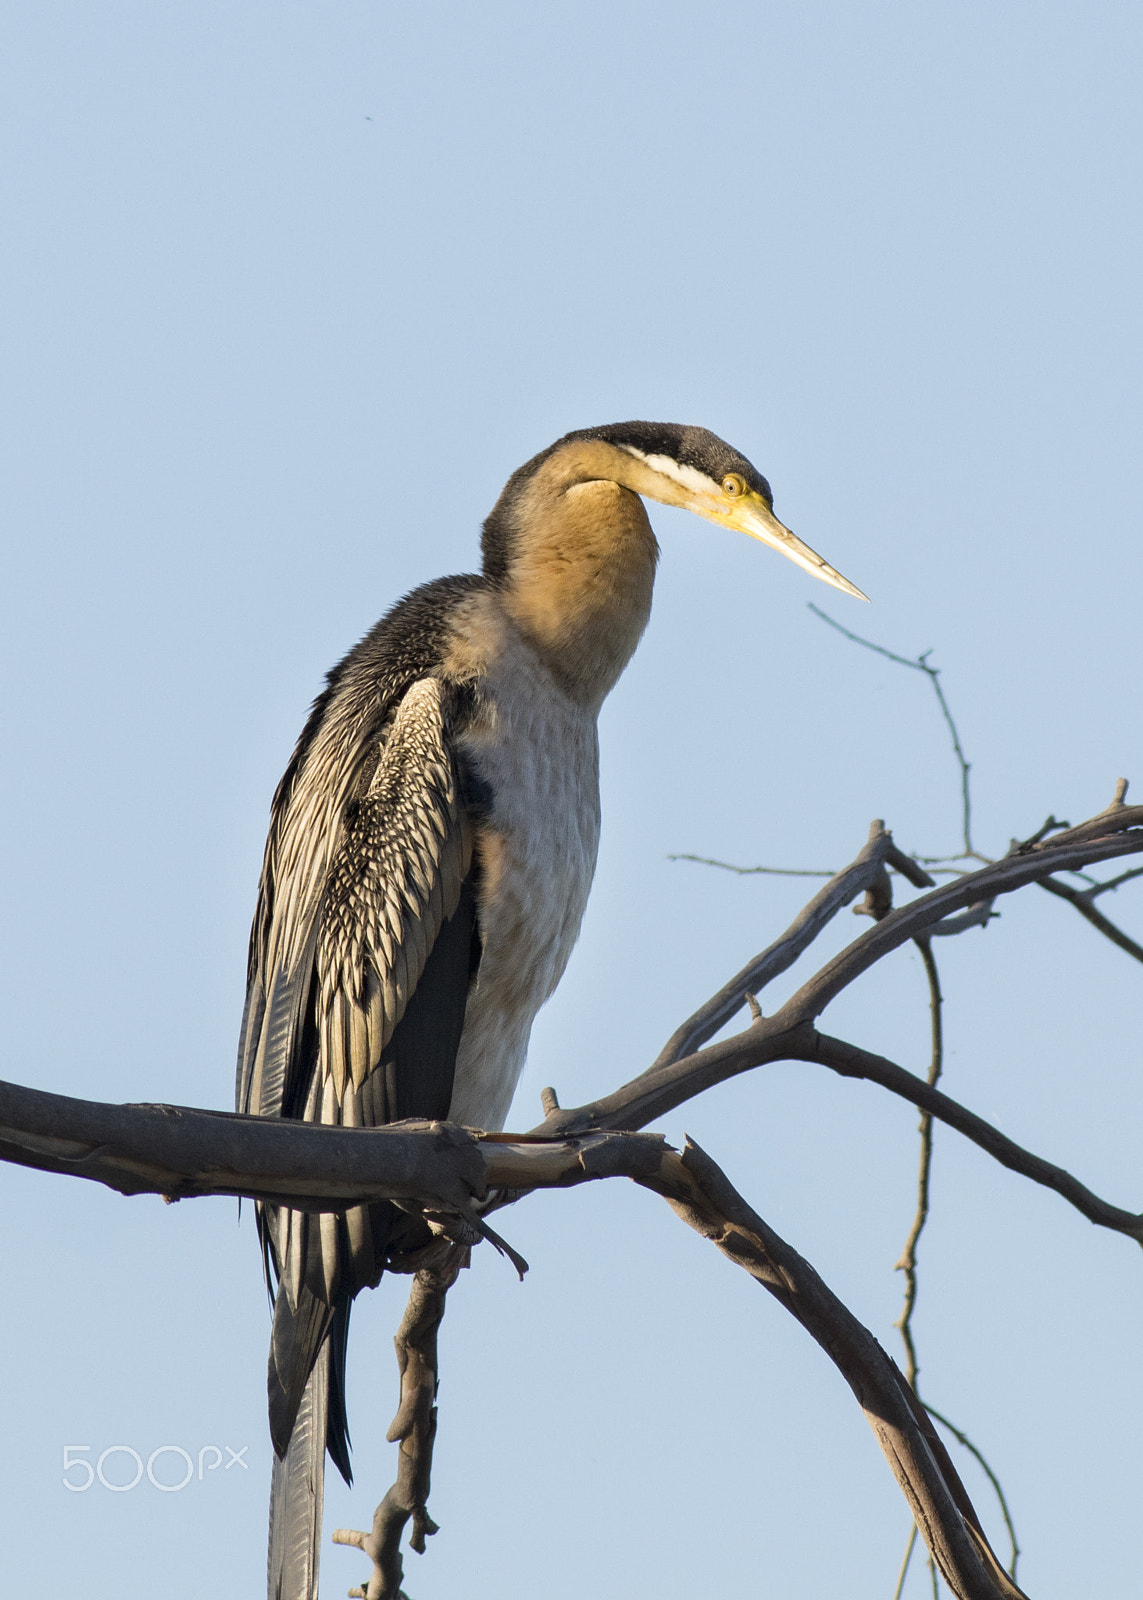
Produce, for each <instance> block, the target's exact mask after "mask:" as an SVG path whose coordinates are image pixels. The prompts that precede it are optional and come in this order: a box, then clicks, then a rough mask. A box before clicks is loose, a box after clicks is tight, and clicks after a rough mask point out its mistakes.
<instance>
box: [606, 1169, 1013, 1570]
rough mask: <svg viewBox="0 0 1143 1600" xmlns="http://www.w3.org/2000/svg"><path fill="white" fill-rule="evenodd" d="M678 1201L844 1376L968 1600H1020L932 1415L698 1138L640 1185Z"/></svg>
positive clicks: (687, 1217) (928, 1537)
mask: <svg viewBox="0 0 1143 1600" xmlns="http://www.w3.org/2000/svg"><path fill="white" fill-rule="evenodd" d="M636 1181H637V1182H638V1183H640V1184H641V1185H642V1186H643V1187H644V1188H647V1189H653V1190H654V1191H655V1193H656V1194H661V1195H662V1196H663V1197H664V1198H665V1199H666V1200H668V1201H669V1203H670V1204H671V1206H672V1208H673V1209H674V1210H675V1211H676V1212H677V1213H678V1215H679V1216H681V1217H682V1219H683V1220H684V1222H686V1223H687V1224H688V1225H689V1226H690V1227H692V1228H694V1229H695V1230H696V1231H697V1232H698V1233H701V1234H702V1235H703V1237H704V1238H707V1239H710V1240H711V1241H712V1243H714V1244H715V1245H716V1246H717V1248H718V1249H719V1250H721V1251H722V1253H723V1254H724V1255H725V1256H727V1257H728V1258H729V1259H730V1260H731V1261H733V1262H734V1263H735V1265H737V1266H740V1267H742V1268H743V1270H744V1271H746V1272H748V1273H749V1274H750V1275H751V1277H752V1278H754V1279H755V1280H756V1281H757V1282H758V1283H760V1284H761V1285H762V1287H763V1288H764V1289H766V1290H767V1291H768V1292H769V1293H770V1294H772V1295H773V1296H774V1298H775V1299H776V1300H778V1301H779V1303H780V1304H781V1305H783V1306H784V1307H785V1308H786V1310H787V1311H789V1312H790V1314H791V1315H792V1316H794V1317H796V1318H797V1320H798V1321H799V1322H800V1323H801V1324H802V1326H803V1327H804V1328H805V1329H806V1331H807V1333H809V1334H810V1335H811V1337H812V1338H814V1339H815V1340H816V1341H817V1343H818V1344H820V1345H821V1347H822V1349H823V1350H824V1351H825V1352H826V1354H827V1355H828V1356H829V1358H830V1360H831V1361H832V1362H833V1363H834V1365H835V1366H836V1367H837V1368H838V1370H839V1371H840V1372H841V1374H842V1376H843V1377H844V1378H845V1380H846V1382H847V1383H848V1384H849V1386H850V1388H851V1389H852V1390H853V1393H854V1395H855V1396H856V1397H857V1401H858V1404H859V1405H860V1406H861V1408H862V1410H863V1411H864V1413H865V1417H866V1420H867V1421H868V1422H869V1425H870V1427H871V1428H872V1429H873V1432H874V1434H875V1436H876V1438H877V1442H878V1444H879V1445H880V1446H881V1449H882V1451H883V1452H884V1455H885V1458H886V1460H887V1461H888V1462H889V1465H890V1467H891V1468H892V1470H893V1474H894V1476H895V1477H896V1479H897V1482H898V1484H899V1485H900V1487H901V1490H902V1492H903V1493H904V1495H905V1498H906V1500H907V1501H908V1503H909V1506H910V1509H911V1510H912V1512H913V1516H914V1519H915V1521H916V1523H917V1526H918V1528H920V1530H921V1535H922V1537H923V1538H924V1540H925V1543H926V1544H927V1545H928V1547H929V1550H930V1551H931V1553H932V1556H933V1559H934V1561H935V1562H936V1564H937V1566H938V1567H939V1568H940V1571H941V1575H942V1576H943V1578H944V1580H945V1582H946V1583H947V1584H948V1585H949V1588H950V1589H951V1590H952V1591H953V1593H954V1594H955V1595H956V1596H957V1597H958V1600H1019V1597H1020V1596H1021V1595H1022V1594H1023V1591H1022V1590H1021V1589H1019V1588H1018V1587H1017V1585H1016V1584H1015V1583H1014V1582H1013V1580H1012V1579H1011V1578H1010V1577H1009V1576H1008V1574H1007V1573H1006V1572H1005V1571H1004V1568H1003V1567H1002V1566H1001V1564H1000V1561H999V1558H998V1557H997V1556H996V1555H995V1553H994V1552H993V1550H992V1549H991V1547H990V1545H989V1543H988V1540H987V1538H986V1537H985V1534H984V1531H983V1529H982V1528H981V1526H980V1520H979V1518H978V1517H977V1515H976V1512H975V1511H974V1509H973V1506H972V1502H971V1500H970V1499H969V1497H968V1494H967V1491H966V1490H965V1488H964V1486H963V1484H962V1483H961V1481H960V1478H959V1477H958V1476H957V1472H956V1468H955V1467H954V1466H953V1464H952V1461H951V1459H950V1458H949V1454H948V1451H947V1450H946V1449H945V1447H944V1445H943V1443H942V1442H941V1440H940V1437H939V1436H938V1434H937V1432H936V1430H935V1429H934V1427H933V1425H932V1423H931V1422H930V1420H929V1417H928V1414H927V1413H926V1411H925V1409H924V1407H923V1406H922V1405H921V1403H920V1402H919V1401H918V1400H917V1398H916V1396H915V1395H914V1394H913V1392H912V1390H911V1389H910V1387H909V1385H908V1383H907V1382H906V1381H905V1378H904V1376H903V1374H902V1373H901V1371H900V1369H899V1368H898V1367H897V1365H896V1364H895V1362H893V1361H892V1360H891V1359H890V1357H889V1356H888V1355H886V1353H885V1351H884V1350H883V1349H882V1348H881V1346H880V1345H879V1344H878V1342H877V1340H876V1339H875V1338H874V1337H873V1335H872V1334H871V1333H870V1332H869V1330H868V1329H867V1328H865V1327H863V1326H862V1324H861V1323H860V1322H859V1321H858V1320H857V1318H856V1317H855V1316H854V1315H853V1313H852V1312H851V1311H849V1310H848V1308H847V1307H846V1306H844V1305H843V1304H842V1302H841V1301H840V1300H838V1298H837V1297H836V1295H834V1294H833V1293H832V1292H831V1291H830V1290H829V1289H828V1288H827V1287H826V1285H825V1284H824V1283H823V1282H822V1280H821V1278H819V1277H818V1275H817V1273H816V1272H815V1271H814V1269H813V1268H812V1267H811V1266H810V1264H809V1263H808V1262H807V1261H805V1260H804V1259H803V1258H802V1257H801V1256H800V1255H799V1254H798V1253H797V1251H796V1250H794V1249H792V1248H791V1246H790V1245H788V1244H787V1243H786V1242H785V1240H783V1239H781V1238H779V1236H778V1235H777V1234H776V1233H775V1232H774V1231H773V1229H772V1228H770V1227H769V1226H768V1225H767V1224H766V1223H765V1222H763V1220H762V1218H761V1217H759V1216H758V1214H757V1213H756V1212H755V1211H753V1210H752V1209H751V1208H750V1206H748V1205H747V1203H746V1201H745V1200H744V1199H743V1198H742V1196H741V1195H740V1194H739V1193H738V1192H737V1191H736V1190H735V1189H734V1188H733V1186H732V1185H731V1184H730V1182H729V1181H728V1179H727V1178H726V1176H725V1174H724V1173H723V1172H722V1171H721V1170H720V1169H719V1168H718V1167H717V1166H716V1165H715V1163H714V1162H713V1161H712V1160H711V1159H710V1157H709V1156H707V1155H706V1154H705V1153H704V1152H703V1151H702V1150H700V1149H699V1147H698V1146H697V1145H695V1144H693V1143H692V1142H691V1141H690V1140H688V1141H687V1144H686V1148H685V1149H684V1151H683V1153H682V1154H681V1155H676V1154H675V1153H674V1152H668V1153H667V1154H666V1155H665V1156H664V1159H663V1162H662V1165H661V1167H660V1169H659V1171H658V1172H657V1173H655V1174H654V1175H650V1174H648V1175H645V1176H643V1177H640V1178H638V1179H637V1180H636Z"/></svg>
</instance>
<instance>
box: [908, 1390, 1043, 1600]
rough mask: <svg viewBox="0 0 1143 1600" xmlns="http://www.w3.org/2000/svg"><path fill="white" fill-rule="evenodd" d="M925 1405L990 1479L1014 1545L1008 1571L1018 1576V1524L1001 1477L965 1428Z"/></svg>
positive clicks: (935, 1419)
mask: <svg viewBox="0 0 1143 1600" xmlns="http://www.w3.org/2000/svg"><path fill="white" fill-rule="evenodd" d="M924 1406H925V1410H926V1411H927V1412H928V1413H929V1416H930V1417H932V1418H933V1420H934V1421H936V1422H939V1423H940V1425H941V1427H942V1428H947V1429H948V1430H949V1432H950V1433H951V1434H952V1436H953V1438H954V1439H955V1440H956V1442H957V1444H959V1445H963V1447H964V1448H965V1449H966V1450H967V1451H968V1452H969V1454H970V1455H973V1456H975V1457H976V1459H977V1462H978V1463H979V1465H980V1468H981V1470H982V1471H983V1473H984V1475H985V1477H986V1478H987V1479H988V1481H989V1483H990V1484H991V1485H992V1489H993V1493H994V1494H995V1495H996V1498H997V1500H998V1502H999V1504H1000V1515H1001V1516H1002V1517H1003V1518H1004V1526H1005V1528H1006V1529H1007V1530H1008V1539H1009V1542H1010V1543H1011V1546H1012V1559H1011V1561H1010V1562H1009V1563H1008V1572H1009V1575H1010V1576H1011V1577H1013V1578H1014V1577H1015V1576H1016V1563H1017V1562H1018V1561H1019V1559H1020V1546H1019V1545H1018V1544H1017V1542H1016V1525H1015V1523H1014V1522H1013V1521H1012V1513H1011V1511H1010V1510H1009V1509H1008V1501H1007V1499H1006V1497H1005V1494H1004V1489H1003V1487H1002V1486H1001V1483H1000V1479H999V1478H998V1477H997V1476H996V1474H995V1472H993V1470H992V1468H991V1467H990V1466H989V1464H988V1462H987V1460H986V1459H985V1457H984V1455H983V1453H982V1452H981V1451H980V1450H979V1449H978V1448H977V1446H976V1445H974V1444H973V1442H972V1440H971V1439H970V1438H969V1436H968V1434H967V1433H965V1432H964V1431H963V1429H961V1428H958V1427H957V1426H956V1424H955V1423H954V1422H950V1421H949V1419H948V1418H947V1417H944V1416H942V1415H941V1413H940V1412H939V1411H938V1410H937V1408H936V1406H931V1405H930V1404H929V1402H928V1401H927V1400H926V1401H925V1402H924Z"/></svg>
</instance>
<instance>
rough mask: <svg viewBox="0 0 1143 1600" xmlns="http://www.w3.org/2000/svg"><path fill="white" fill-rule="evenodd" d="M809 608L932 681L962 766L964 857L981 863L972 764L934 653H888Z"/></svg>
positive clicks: (851, 637)
mask: <svg viewBox="0 0 1143 1600" xmlns="http://www.w3.org/2000/svg"><path fill="white" fill-rule="evenodd" d="M809 606H810V610H811V611H812V612H813V613H814V615H815V616H816V617H820V618H821V620H822V621H823V622H825V623H828V624H829V626H830V627H831V628H834V629H835V630H836V631H837V632H838V633H840V634H844V636H845V637H846V638H847V639H849V640H851V641H852V642H853V643H854V644H859V645H862V646H863V647H864V648H865V649H866V650H872V651H873V652H874V654H875V655H879V656H884V657H885V658H886V659H887V660H889V661H895V662H896V663H897V665H898V666H901V667H909V668H911V669H912V671H914V672H923V673H924V674H925V676H926V677H927V678H928V680H929V682H930V683H931V684H932V686H933V692H934V694H935V695H936V697H937V704H938V705H939V706H940V708H941V715H942V716H943V717H944V719H945V725H946V726H947V728H948V730H949V734H950V735H951V737H952V746H953V750H954V752H955V753H956V758H957V762H958V763H959V765H960V800H961V825H962V829H963V833H964V854H965V856H966V857H971V858H974V859H976V860H980V859H981V858H980V857H979V856H977V854H976V850H975V848H974V846H973V843H972V796H971V793H970V790H969V773H970V772H971V771H972V764H971V762H970V761H969V760H968V758H967V757H966V755H965V753H964V750H963V748H962V746H961V742H960V734H959V733H958V732H957V726H956V723H955V722H954V721H953V715H952V712H951V711H950V710H949V703H948V701H947V700H946V699H945V694H944V690H943V689H942V688H941V672H940V668H939V667H931V666H930V665H929V662H928V657H929V656H930V655H932V651H931V650H926V651H925V652H924V653H923V654H922V655H919V656H916V657H909V656H899V655H898V654H897V652H896V651H895V650H886V648H885V646H884V645H880V644H874V643H873V641H872V640H871V639H863V638H862V637H861V635H860V634H859V633H851V632H850V630H849V629H848V628H843V627H842V625H841V623H840V622H835V621H834V620H833V618H832V617H830V616H827V615H826V613H825V612H824V611H822V610H821V608H820V607H819V606H815V605H814V603H813V602H812V601H810V602H809Z"/></svg>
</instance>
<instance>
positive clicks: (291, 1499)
mask: <svg viewBox="0 0 1143 1600" xmlns="http://www.w3.org/2000/svg"><path fill="white" fill-rule="evenodd" d="M359 648H360V647H359ZM462 699H463V697H460V696H458V694H457V691H456V690H455V689H454V688H453V687H451V686H450V685H448V684H447V683H444V682H442V681H441V680H440V679H439V678H437V677H434V676H425V677H421V678H418V679H416V680H415V681H414V682H412V683H411V684H410V685H408V686H407V687H406V688H405V689H404V692H403V693H402V694H400V696H399V698H398V697H394V700H393V701H392V702H391V703H390V704H389V705H388V706H386V707H385V708H384V712H383V713H382V714H379V708H378V695H377V692H376V683H375V681H374V685H373V692H372V694H371V695H369V694H367V692H366V688H365V686H364V675H363V674H359V675H358V677H357V678H356V679H354V678H353V677H352V675H351V676H350V681H349V682H348V683H345V682H342V683H337V682H334V683H332V684H331V691H330V692H329V693H328V694H327V696H326V700H325V704H324V705H321V704H320V703H319V707H320V712H321V716H320V719H319V721H318V723H317V725H316V727H314V728H312V729H310V730H308V733H309V738H308V741H306V743H305V747H304V750H301V754H300V755H299V757H296V758H295V763H294V764H293V767H292V770H291V772H290V773H288V774H287V779H285V780H283V786H282V788H281V789H280V790H279V795H278V796H277V797H276V800H275V816H274V820H273V824H272V828H271V837H270V841H269V843H268V846H267V865H266V869H265V870H264V874H263V885H262V894H261V897H260V902H259V912H258V915H257V917H256V920H255V927H254V933H253V935H252V959H251V973H250V988H249V993H248V1000H247V1012H246V1017H245V1020H244V1026H243V1044H242V1049H241V1052H240V1063H239V1104H240V1106H241V1107H242V1108H243V1109H249V1110H256V1111H259V1112H261V1113H262V1114H263V1115H267V1114H268V1115H274V1114H277V1115H286V1116H300V1117H303V1118H305V1119H307V1120H310V1121H320V1122H330V1123H343V1124H346V1125H350V1126H361V1125H365V1126H371V1125H376V1124H378V1123H381V1122H387V1121H391V1120H393V1119H394V1118H397V1117H401V1116H436V1117H444V1116H446V1115H447V1113H448V1106H449V1100H450V1098H451V1094H452V1080H453V1074H454V1071H455V1064H456V1053H457V1048H458V1046H459V1042H460V1035H461V1031H462V1029H463V1025H464V1012H465V1005H466V1000H467V991H468V985H469V982H470V979H471V977H472V974H473V972H474V970H475V960H474V952H475V951H476V950H477V949H478V943H477V940H476V931H475V896H474V892H473V886H472V880H471V868H472V837H473V829H472V824H471V821H470V819H469V816H468V812H467V810H466V807H465V802H464V796H463V793H462V790H463V782H462V773H461V769H460V766H459V764H458V760H457V757H456V754H455V751H454V748H453V742H452V737H451V735H452V732H453V730H454V728H455V726H456V725H457V724H458V723H459V721H460V720H461V700H462ZM303 739H304V740H306V736H303ZM300 749H301V747H300ZM398 1218H402V1214H401V1213H398V1212H396V1211H395V1209H394V1208H393V1207H392V1206H389V1205H385V1204H380V1205H374V1206H357V1207H354V1208H352V1209H351V1210H350V1211H348V1212H347V1213H345V1214H344V1215H333V1214H320V1215H319V1214H315V1213H306V1212H297V1211H289V1210H284V1209H279V1208H276V1207H270V1206H263V1207H260V1208H259V1228H260V1232H261V1235H262V1241H263V1248H264V1251H265V1254H266V1259H267V1266H268V1269H269V1271H270V1274H271V1279H272V1281H273V1280H276V1296H275V1307H274V1326H273V1333H272V1337H271V1347H270V1361H269V1370H268V1392H269V1405H270V1430H271V1435H272V1437H273V1440H274V1445H275V1449H276V1452H277V1455H278V1457H279V1463H278V1465H277V1467H276V1470H275V1474H274V1486H273V1491H272V1496H271V1547H270V1593H271V1595H274V1596H277V1595H280V1596H282V1597H283V1600H287V1597H288V1600H295V1597H298V1600H300V1597H308V1596H309V1595H311V1594H312V1593H313V1592H314V1587H315V1584H316V1573H317V1555H318V1552H317V1545H316V1540H317V1538H318V1536H319V1534H320V1511H319V1509H318V1506H319V1504H320V1492H321V1474H322V1458H323V1456H324V1451H325V1448H326V1447H328V1449H329V1451H330V1453H331V1455H332V1456H333V1458H334V1461H335V1462H336V1464H337V1465H338V1467H339V1468H340V1469H341V1471H342V1472H343V1474H345V1476H346V1477H347V1478H348V1477H349V1454H348V1435H347V1431H346V1427H345V1409H344V1393H343V1385H344V1346H345V1337H346V1333H347V1329H348V1317H349V1306H350V1303H351V1301H352V1297H353V1296H354V1295H355V1294H356V1293H357V1291H358V1290H359V1289H360V1288H362V1287H364V1286H365V1285H368V1284H375V1283H376V1282H377V1280H378V1278H379V1277H380V1275H381V1271H382V1269H383V1266H384V1262H385V1254H386V1250H387V1248H388V1247H389V1242H390V1235H391V1233H392V1232H393V1228H394V1222H395V1219H398ZM402 1220H403V1223H404V1225H405V1226H406V1227H407V1226H410V1225H412V1224H411V1221H410V1219H408V1218H402ZM331 1330H332V1332H331ZM335 1344H336V1346H337V1348H336V1349H335V1348H334V1345H335ZM319 1389H320V1394H319V1393H318V1390H319ZM327 1419H328V1422H327ZM303 1424H304V1425H303ZM319 1435H320V1437H319Z"/></svg>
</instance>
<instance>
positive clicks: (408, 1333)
mask: <svg viewBox="0 0 1143 1600" xmlns="http://www.w3.org/2000/svg"><path fill="white" fill-rule="evenodd" d="M467 1264H468V1250H467V1248H466V1247H465V1246H463V1245H455V1244H454V1245H451V1246H450V1247H449V1253H448V1254H447V1255H446V1256H444V1258H443V1259H437V1260H436V1261H434V1263H433V1265H431V1266H425V1267H422V1268H421V1269H420V1270H419V1271H418V1272H417V1273H416V1274H415V1276H414V1278H413V1287H412V1289H411V1291H410V1293H409V1303H408V1305H407V1306H406V1307H405V1315H404V1317H403V1318H402V1319H401V1326H400V1327H399V1328H398V1330H397V1337H396V1338H395V1339H394V1341H393V1342H394V1344H395V1345H396V1348H397V1365H398V1367H399V1368H400V1372H401V1399H400V1404H399V1406H398V1408H397V1415H396V1416H395V1417H394V1419H393V1423H392V1426H391V1427H390V1429H389V1432H388V1434H387V1438H388V1439H389V1441H390V1442H391V1443H399V1444H400V1453H399V1455H398V1458H397V1481H396V1482H395V1483H394V1484H393V1485H392V1487H391V1488H390V1489H389V1492H388V1493H387V1494H386V1496H385V1498H384V1499H383V1500H382V1501H381V1504H380V1505H379V1506H378V1507H377V1509H376V1511H375V1512H374V1513H373V1527H372V1529H371V1530H370V1532H369V1533H359V1532H358V1531H357V1530H356V1529H354V1528H338V1529H337V1530H336V1532H335V1533H334V1535H333V1542H334V1544H352V1545H356V1546H357V1548H358V1549H359V1550H362V1551H364V1553H365V1554H366V1555H367V1556H368V1557H369V1559H370V1560H371V1561H372V1563H373V1572H372V1575H371V1576H370V1578H369V1581H368V1583H366V1584H365V1585H364V1586H363V1587H361V1588H357V1589H350V1591H349V1593H350V1595H351V1596H357V1597H359V1600H404V1596H403V1593H402V1590H401V1578H402V1575H403V1571H404V1565H403V1562H402V1559H401V1536H402V1534H403V1533H404V1531H405V1527H406V1524H407V1523H408V1522H409V1521H410V1519H411V1520H412V1524H413V1531H412V1534H411V1536H410V1539H409V1543H410V1544H411V1545H412V1547H413V1549H414V1550H416V1551H417V1553H418V1555H423V1554H424V1549H425V1540H426V1538H427V1537H428V1536H429V1535H430V1534H434V1533H436V1531H437V1525H436V1523H435V1522H434V1521H433V1519H432V1518H431V1517H430V1516H429V1513H428V1498H429V1476H430V1473H431V1471H432V1464H433V1438H434V1436H435V1434H436V1429H437V1407H436V1397H437V1329H438V1328H439V1327H440V1323H441V1318H442V1317H443V1316H444V1310H445V1297H446V1296H447V1294H448V1291H449V1290H450V1289H451V1288H452V1286H453V1284H454V1283H455V1282H456V1279H457V1275H458V1273H459V1272H460V1270H461V1268H462V1267H464V1266H466V1265H467Z"/></svg>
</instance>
